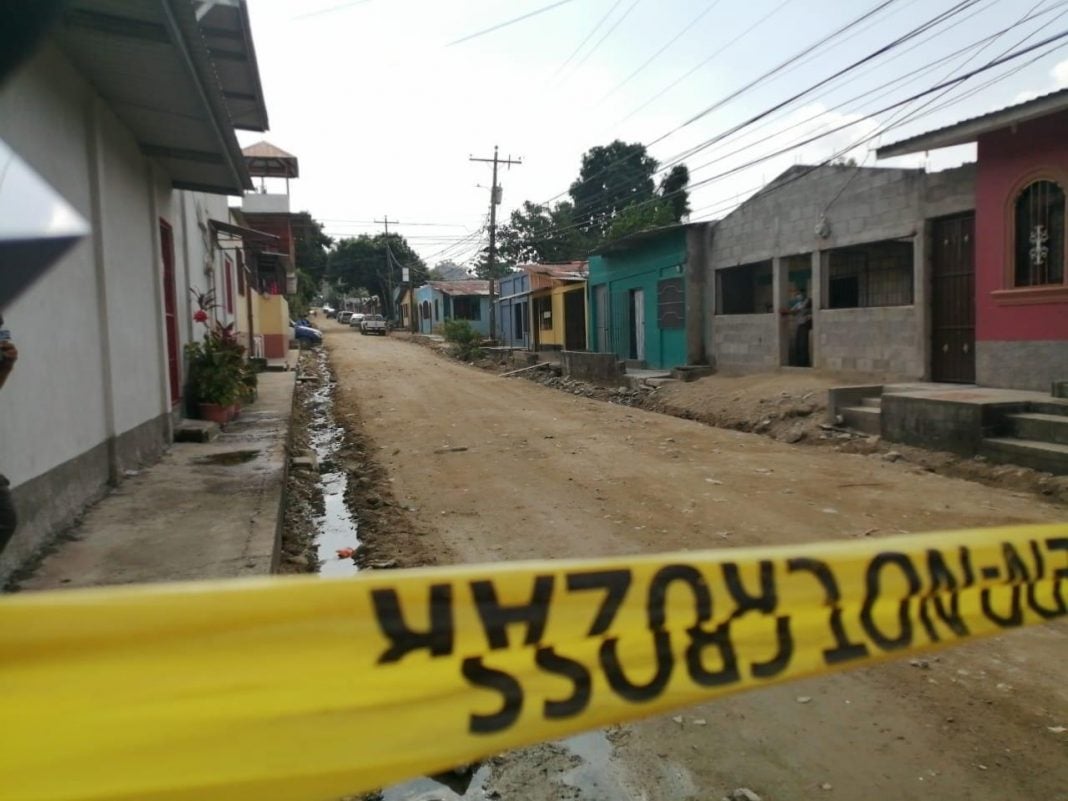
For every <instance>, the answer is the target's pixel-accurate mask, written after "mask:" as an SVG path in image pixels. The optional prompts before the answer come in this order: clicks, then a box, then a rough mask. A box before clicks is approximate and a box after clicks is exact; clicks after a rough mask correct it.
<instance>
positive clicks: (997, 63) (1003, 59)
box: [544, 30, 1068, 236]
mask: <svg viewBox="0 0 1068 801" xmlns="http://www.w3.org/2000/svg"><path fill="white" fill-rule="evenodd" d="M1065 38H1068V30H1065V31H1062V32H1061V33H1059V34H1055V35H1053V36H1051V37H1047V38H1046V39H1043V40H1042V41H1040V42H1038V43H1036V44H1034V45H1031V46H1030V47H1027V48H1025V49H1023V50H1019V51H1017V52H1014V53H1010V54H1007V55H1004V56H1001V57H999V58H996V59H994V60H992V61H990V62H988V63H987V64H985V65H983V66H981V67H978V68H976V69H974V70H971V71H970V72H968V73H966V74H964V75H961V76H958V77H955V78H952V79H949V80H946V81H942V82H940V83H938V84H936V85H934V86H932V87H930V88H928V89H925V90H923V91H921V92H918V93H916V94H913V95H911V96H910V97H907V98H905V99H903V100H899V101H896V102H894V103H891V104H889V105H887V106H885V107H883V108H881V109H879V110H878V111H876V112H873V114H872V115H870V116H874V115H877V114H883V113H886V112H888V111H892V110H894V109H897V108H900V107H902V106H905V105H908V104H910V103H912V102H914V101H916V100H917V99H920V98H923V97H925V96H927V95H931V94H934V93H936V92H940V91H942V90H943V89H945V88H947V87H951V86H956V85H959V84H961V83H963V82H964V81H967V80H969V79H970V78H972V77H974V76H976V75H979V74H982V73H984V72H987V71H989V70H991V69H994V68H996V67H998V66H1001V65H1003V64H1006V63H1009V62H1010V61H1013V60H1016V59H1018V58H1020V57H1021V56H1023V55H1026V54H1028V53H1031V52H1034V51H1035V50H1039V49H1042V48H1044V47H1046V46H1047V45H1050V44H1052V43H1055V42H1059V41H1060V40H1062V39H1065ZM1063 46H1064V45H1063V44H1061V45H1057V46H1056V47H1051V48H1050V49H1049V50H1048V51H1046V53H1043V54H1041V55H1040V56H1039V57H1038V58H1041V57H1042V56H1044V55H1048V54H1049V53H1052V52H1054V51H1056V50H1057V49H1060V48H1061V47H1063ZM1034 60H1037V58H1036V59H1034ZM1024 66H1026V65H1024ZM1004 77H1005V76H1001V78H999V79H998V80H1002V79H1004ZM996 82H997V81H991V82H990V83H991V84H992V83H996ZM956 102H959V99H958V100H955V101H953V103H956ZM951 104H952V103H950V104H946V105H951ZM934 110H937V109H932V110H931V111H929V112H927V113H933V111H934ZM923 116H926V113H925V114H924V115H923ZM862 121H863V119H858V120H853V121H850V122H846V123H843V124H841V125H838V126H836V127H834V128H831V129H829V130H826V131H823V132H820V133H818V134H815V135H813V136H810V137H807V138H805V139H803V140H800V141H797V142H793V143H791V144H790V145H788V146H786V147H784V148H781V149H778V150H775V151H773V152H771V153H767V154H764V155H762V156H759V157H757V158H754V159H752V160H750V161H748V162H746V163H744V164H741V165H737V166H735V167H733V168H730V169H728V170H725V171H723V172H720V173H717V174H716V175H713V176H711V177H709V178H706V179H703V180H701V181H698V182H696V183H691V184H689V185H688V186H687V187H685V188H684V189H681V190H678V192H681V191H692V190H694V189H698V188H700V187H702V186H707V185H709V184H712V183H714V182H716V181H719V180H721V179H723V178H726V177H729V176H731V175H734V174H737V173H739V172H743V171H744V170H747V169H750V168H752V167H754V166H757V165H758V164H762V163H764V162H766V161H769V160H771V159H773V158H776V157H778V156H781V155H784V154H786V153H789V152H790V151H792V150H795V149H796V148H798V147H803V146H805V145H807V144H811V143H812V142H815V141H818V140H819V139H822V138H824V137H827V136H830V135H831V134H834V133H837V132H839V131H842V130H845V129H847V128H850V127H852V126H854V125H856V124H858V123H860V122H862ZM907 121H908V120H906V121H902V122H899V123H895V124H893V125H886V126H883V127H881V128H880V129H879V130H877V131H876V132H874V133H872V134H870V135H868V136H865V137H863V138H861V139H860V140H858V141H857V142H854V143H853V144H851V145H849V146H848V147H847V148H845V149H843V150H841V151H839V152H838V153H836V154H835V155H833V156H831V157H830V158H829V159H828V160H826V161H825V162H823V164H827V163H830V161H832V160H833V159H834V158H837V157H839V156H841V155H843V154H845V153H848V152H849V151H850V150H853V149H855V148H857V147H859V146H861V145H863V144H865V143H866V142H870V141H872V140H873V139H875V138H877V137H878V136H881V135H882V134H884V133H885V132H886V131H888V130H890V129H891V128H896V127H900V126H901V125H903V124H905V122H907ZM744 149H748V148H743V150H744ZM823 164H821V165H817V166H823ZM706 166H707V165H706ZM678 192H675V193H672V195H674V194H678ZM666 197H667V196H664V197H661V196H658V197H654V198H651V199H650V200H646V201H642V202H640V203H636V204H634V205H633V206H632V208H635V209H637V208H641V207H645V206H648V205H649V204H651V203H655V202H660V201H662V200H664V199H666ZM581 227H582V224H581V223H576V224H573V225H568V226H559V227H557V228H554V229H550V230H548V231H546V232H545V234H544V235H545V236H552V235H556V234H559V233H563V232H564V231H566V230H570V229H575V228H581Z"/></svg>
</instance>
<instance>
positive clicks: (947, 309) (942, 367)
mask: <svg viewBox="0 0 1068 801" xmlns="http://www.w3.org/2000/svg"><path fill="white" fill-rule="evenodd" d="M931 336H932V340H931V379H932V380H933V381H947V382H952V383H958V384H970V383H973V382H974V381H975V214H973V213H969V214H962V215H959V216H956V217H946V218H943V219H940V220H935V221H934V222H933V223H932V226H931Z"/></svg>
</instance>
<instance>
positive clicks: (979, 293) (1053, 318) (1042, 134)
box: [878, 89, 1068, 390]
mask: <svg viewBox="0 0 1068 801" xmlns="http://www.w3.org/2000/svg"><path fill="white" fill-rule="evenodd" d="M971 142H976V143H977V144H978V165H977V176H976V190H975V215H974V237H970V239H971V241H970V242H969V241H968V240H969V237H967V236H965V237H963V238H962V241H963V245H962V248H961V252H960V253H959V254H958V259H957V264H958V267H957V268H956V269H957V278H958V279H959V278H960V277H961V276H966V273H967V272H968V271H969V270H971V269H974V283H973V284H972V285H973V286H974V301H973V303H974V315H975V316H974V344H972V343H970V342H969V341H968V339H969V338H970V337H968V336H964V337H959V338H956V339H954V338H953V337H952V336H948V337H947V338H946V340H945V341H944V342H943V343H942V345H941V348H943V349H944V350H945V353H946V356H947V357H949V358H952V359H954V360H963V361H964V362H965V366H966V367H967V366H968V365H967V362H968V361H972V363H973V365H974V375H975V380H976V383H978V384H980V385H984V386H991V387H1009V388H1014V389H1030V390H1048V389H1049V388H1050V386H1051V384H1052V382H1054V381H1065V380H1068V246H1066V230H1068V217H1066V214H1068V212H1066V204H1065V193H1066V192H1068V89H1065V90H1061V91H1058V92H1053V93H1051V94H1047V95H1044V96H1042V97H1039V98H1036V99H1034V100H1030V101H1027V102H1025V103H1020V104H1018V105H1014V106H1009V107H1007V108H1004V109H1001V110H999V111H995V112H992V113H990V114H985V115H983V116H981V117H975V118H973V119H970V120H964V121H963V122H959V123H957V124H955V125H950V126H948V127H945V128H941V129H939V130H936V131H930V132H928V133H925V134H921V135H919V136H915V137H912V138H911V139H907V140H905V141H902V142H898V143H895V144H891V145H887V146H886V147H883V148H880V149H879V151H878V156H879V157H880V158H888V157H892V156H903V155H906V154H909V153H918V152H925V151H930V150H937V149H939V148H943V147H950V146H953V145H961V144H967V143H971ZM963 227H964V228H965V229H966V228H968V227H970V222H969V221H967V220H964V221H963ZM935 244H936V246H937V243H935ZM968 283H971V282H968V281H967V280H964V281H961V286H962V290H961V292H960V293H959V295H958V302H960V303H966V302H969V301H968V300H967V294H968V290H969V289H970V287H967V286H966V284H968ZM936 312H937V310H936ZM935 345H936V348H937V347H939V346H938V344H937V343H935Z"/></svg>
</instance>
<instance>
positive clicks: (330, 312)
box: [323, 306, 337, 319]
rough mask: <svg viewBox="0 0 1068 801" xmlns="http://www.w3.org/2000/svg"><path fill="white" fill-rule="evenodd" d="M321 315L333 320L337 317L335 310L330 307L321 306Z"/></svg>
mask: <svg viewBox="0 0 1068 801" xmlns="http://www.w3.org/2000/svg"><path fill="white" fill-rule="evenodd" d="M323 314H325V315H326V316H327V317H328V318H330V319H333V318H334V317H337V309H334V308H332V307H330V306H323Z"/></svg>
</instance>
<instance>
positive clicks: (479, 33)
mask: <svg viewBox="0 0 1068 801" xmlns="http://www.w3.org/2000/svg"><path fill="white" fill-rule="evenodd" d="M571 2H574V0H557V2H555V3H550V4H549V5H547V6H542V7H541V8H538V9H535V10H534V11H530V12H528V13H526V14H523V15H522V16H519V17H514V18H513V19H510V20H507V21H505V22H501V23H499V24H497V25H493V26H491V27H489V28H485V29H483V30H481V31H476V32H475V33H471V34H468V35H467V36H461V37H460V38H459V39H456V40H455V41H452V42H449V43H448V44H447V45H445V46H446V47H452V46H453V45H458V44H460V43H461V42H469V41H471V40H472V39H477V38H478V37H479V36H485V35H486V34H487V33H493V32H494V31H499V30H500V29H501V28H507V27H508V26H509V25H515V24H516V23H517V22H522V21H523V20H525V19H530V18H531V17H536V16H538V15H539V14H544V13H545V12H546V11H552V10H553V9H554V8H559V7H560V6H563V5H567V4H568V3H571Z"/></svg>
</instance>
